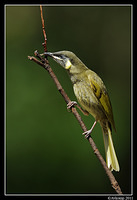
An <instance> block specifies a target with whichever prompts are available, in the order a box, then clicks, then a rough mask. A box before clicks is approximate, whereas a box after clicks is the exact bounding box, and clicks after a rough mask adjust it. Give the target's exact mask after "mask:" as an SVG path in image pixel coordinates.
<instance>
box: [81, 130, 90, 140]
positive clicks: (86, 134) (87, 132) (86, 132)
mask: <svg viewBox="0 0 137 200" xmlns="http://www.w3.org/2000/svg"><path fill="white" fill-rule="evenodd" d="M90 133H91V130H88V131H85V132H84V133H82V135H84V136H85V138H86V139H87V138H88V137H89V136H90Z"/></svg>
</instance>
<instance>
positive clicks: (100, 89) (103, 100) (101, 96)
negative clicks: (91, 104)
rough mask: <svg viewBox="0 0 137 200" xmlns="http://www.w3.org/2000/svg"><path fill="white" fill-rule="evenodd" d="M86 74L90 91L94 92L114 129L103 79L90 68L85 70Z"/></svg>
mask: <svg viewBox="0 0 137 200" xmlns="http://www.w3.org/2000/svg"><path fill="white" fill-rule="evenodd" d="M87 76H88V80H89V83H90V86H91V88H92V91H93V92H94V94H95V96H96V98H97V99H98V101H99V103H100V105H101V107H102V108H103V110H104V113H105V115H106V117H107V118H108V121H109V122H110V123H111V125H112V126H113V128H114V130H116V128H115V123H114V119H113V112H112V106H111V102H110V99H109V96H108V93H107V89H106V87H105V85H104V83H103V81H102V80H101V78H100V77H99V76H98V75H97V74H96V73H95V72H93V71H91V70H87Z"/></svg>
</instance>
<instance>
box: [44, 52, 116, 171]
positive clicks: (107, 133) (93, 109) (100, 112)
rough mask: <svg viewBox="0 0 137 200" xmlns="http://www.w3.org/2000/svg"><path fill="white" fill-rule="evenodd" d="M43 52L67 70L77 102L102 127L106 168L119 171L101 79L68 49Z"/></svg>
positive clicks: (107, 105) (108, 108) (106, 100)
mask: <svg viewBox="0 0 137 200" xmlns="http://www.w3.org/2000/svg"><path fill="white" fill-rule="evenodd" d="M44 54H45V55H47V56H50V57H52V58H53V59H54V60H55V61H56V62H57V63H59V64H60V65H61V66H63V67H64V68H65V69H66V70H67V71H68V73H69V76H70V79H71V81H72V84H73V89H74V93H75V95H76V98H77V100H78V102H79V103H80V105H81V106H82V108H83V110H85V111H86V112H88V113H90V114H91V115H92V116H93V117H94V118H95V120H96V121H98V122H99V123H100V125H101V127H102V130H103V136H104V145H105V151H106V162H107V166H108V168H110V170H113V169H114V170H115V171H119V164H118V160H117V157H116V153H115V150H114V146H113V142H112V136H111V126H112V127H113V129H114V130H115V131H116V128H115V123H114V119H113V112H112V106H111V103H110V99H109V96H108V93H107V89H106V87H105V85H104V83H103V81H102V80H101V78H100V77H99V76H98V75H97V74H96V73H95V72H93V71H92V70H90V69H88V68H87V67H86V66H85V65H84V63H83V62H82V61H81V60H80V59H79V58H78V57H77V56H76V55H75V54H74V53H72V52H70V51H59V52H55V53H49V52H46V53H44Z"/></svg>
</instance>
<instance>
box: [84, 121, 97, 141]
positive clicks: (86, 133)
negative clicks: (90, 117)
mask: <svg viewBox="0 0 137 200" xmlns="http://www.w3.org/2000/svg"><path fill="white" fill-rule="evenodd" d="M96 123H97V121H95V122H94V124H93V125H92V127H91V129H89V130H88V131H85V132H84V133H82V135H85V138H88V137H89V135H90V134H91V132H92V131H93V128H94V127H95V125H96Z"/></svg>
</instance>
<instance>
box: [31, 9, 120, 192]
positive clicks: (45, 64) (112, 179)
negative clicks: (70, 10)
mask: <svg viewBox="0 0 137 200" xmlns="http://www.w3.org/2000/svg"><path fill="white" fill-rule="evenodd" d="M40 10H41V20H42V29H43V35H44V39H45V41H44V45H43V46H44V51H47V46H46V45H47V42H46V41H47V38H46V32H45V27H44V19H43V14H42V6H40ZM34 55H35V56H36V57H38V58H39V59H40V61H39V60H38V59H36V58H35V57H33V56H28V59H29V60H32V61H34V62H35V63H37V64H38V65H40V66H42V67H43V68H44V69H46V70H47V71H48V73H49V74H50V76H51V78H52V79H53V81H54V83H55V84H56V87H57V89H58V91H59V92H60V94H61V95H62V97H63V98H64V100H65V102H66V103H67V104H68V103H69V102H70V101H71V100H70V98H69V97H68V95H67V94H66V92H65V91H64V89H63V88H62V86H61V84H60V82H59V81H58V79H57V77H56V75H55V74H54V72H53V70H52V68H51V67H50V65H49V62H48V60H47V59H45V58H43V57H42V56H40V54H39V53H38V51H35V52H34ZM71 111H72V113H73V115H74V116H75V117H76V119H77V121H78V123H79V124H80V126H81V128H82V130H83V131H84V132H85V131H87V128H86V126H85V124H84V122H83V121H82V118H81V116H80V115H79V113H78V112H77V110H76V108H75V107H71ZM87 140H88V141H89V143H90V146H91V147H92V149H93V151H94V153H95V155H96V156H97V158H98V160H99V161H100V163H101V164H102V166H103V168H104V170H105V172H106V174H107V175H108V177H109V180H110V182H111V184H112V187H113V188H114V189H115V191H116V192H117V193H118V194H122V191H121V188H120V186H119V184H118V182H117V181H116V179H115V177H114V175H113V174H112V172H111V171H110V170H109V169H108V167H107V165H106V162H105V161H104V159H103V157H102V155H101V154H100V152H99V150H98V149H97V147H96V144H95V142H94V141H93V139H92V137H91V136H89V137H88V138H87Z"/></svg>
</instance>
